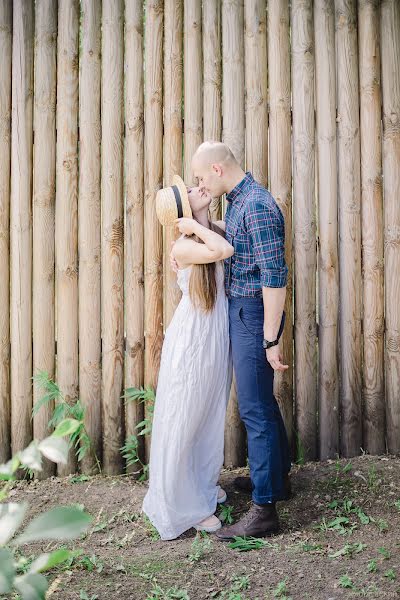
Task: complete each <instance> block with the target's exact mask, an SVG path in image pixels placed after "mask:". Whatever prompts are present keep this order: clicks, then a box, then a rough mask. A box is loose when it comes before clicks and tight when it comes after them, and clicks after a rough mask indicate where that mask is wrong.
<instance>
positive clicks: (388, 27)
mask: <svg viewBox="0 0 400 600" xmlns="http://www.w3.org/2000/svg"><path fill="white" fill-rule="evenodd" d="M381 40H382V42H381V43H382V50H381V51H382V97H383V181H384V198H385V306H386V348H385V365H386V370H385V378H386V438H387V447H388V451H389V452H391V453H398V452H400V402H399V398H400V312H399V306H400V201H399V199H400V5H399V3H398V2H397V1H396V0H383V2H382V5H381Z"/></svg>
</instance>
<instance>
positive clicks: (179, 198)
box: [156, 175, 193, 225]
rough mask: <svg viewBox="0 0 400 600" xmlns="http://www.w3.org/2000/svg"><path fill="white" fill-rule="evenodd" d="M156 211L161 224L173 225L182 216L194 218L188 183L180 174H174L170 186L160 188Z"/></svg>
mask: <svg viewBox="0 0 400 600" xmlns="http://www.w3.org/2000/svg"><path fill="white" fill-rule="evenodd" d="M156 213H157V217H158V220H159V221H160V223H161V225H173V224H174V221H175V219H179V218H180V217H188V218H189V219H192V218H193V216H192V209H191V208H190V204H189V196H188V193H187V189H186V185H185V184H184V182H183V180H182V179H181V178H180V177H179V175H174V176H173V178H172V185H171V186H170V187H166V188H162V189H161V190H158V192H157V195H156Z"/></svg>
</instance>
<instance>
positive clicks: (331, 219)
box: [314, 0, 339, 460]
mask: <svg viewBox="0 0 400 600" xmlns="http://www.w3.org/2000/svg"><path fill="white" fill-rule="evenodd" d="M314 24H315V25H314V26H315V76H316V86H315V90H316V105H317V144H318V197H319V205H318V209H319V260H318V305H319V308H318V310H319V390H318V407H319V410H318V413H319V454H320V459H321V460H326V459H327V458H333V457H335V456H336V455H337V454H338V453H339V377H338V370H339V365H338V318H339V313H338V311H339V264H338V244H337V233H338V223H337V170H336V72H335V12H334V6H333V4H332V2H331V0H316V1H315V3H314Z"/></svg>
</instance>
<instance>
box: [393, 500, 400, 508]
mask: <svg viewBox="0 0 400 600" xmlns="http://www.w3.org/2000/svg"><path fill="white" fill-rule="evenodd" d="M394 505H395V507H396V508H397V510H400V500H396V502H395V503H394Z"/></svg>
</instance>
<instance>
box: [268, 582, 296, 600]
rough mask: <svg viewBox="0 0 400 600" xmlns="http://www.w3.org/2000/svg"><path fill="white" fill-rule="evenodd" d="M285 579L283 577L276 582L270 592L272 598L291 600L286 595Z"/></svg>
mask: <svg viewBox="0 0 400 600" xmlns="http://www.w3.org/2000/svg"><path fill="white" fill-rule="evenodd" d="M286 584H287V579H283V580H282V581H280V582H279V583H278V585H277V586H276V588H275V589H274V591H273V592H272V594H273V596H274V598H281V600H291V599H290V597H289V596H287V595H286V594H287V592H288V590H287V585H286Z"/></svg>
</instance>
